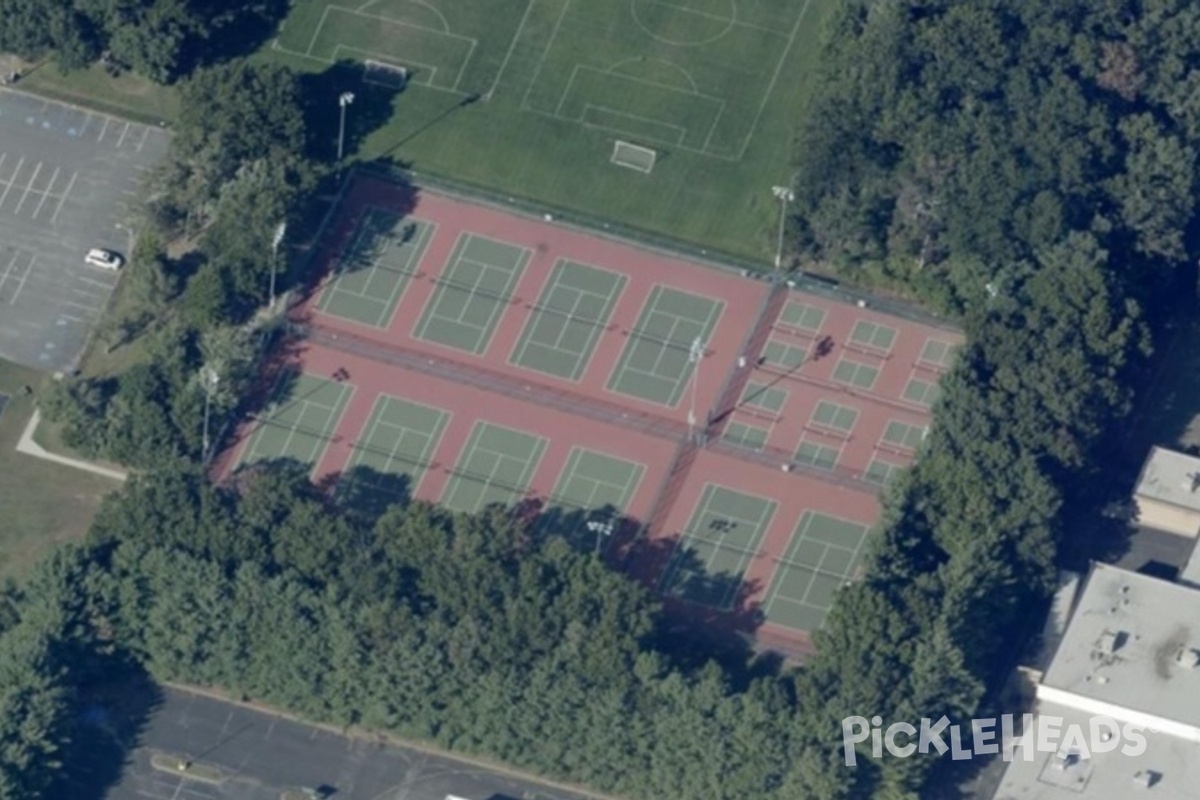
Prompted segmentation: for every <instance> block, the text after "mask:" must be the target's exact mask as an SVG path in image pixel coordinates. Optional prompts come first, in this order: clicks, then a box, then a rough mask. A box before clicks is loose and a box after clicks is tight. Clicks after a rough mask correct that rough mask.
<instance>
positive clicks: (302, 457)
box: [239, 373, 353, 466]
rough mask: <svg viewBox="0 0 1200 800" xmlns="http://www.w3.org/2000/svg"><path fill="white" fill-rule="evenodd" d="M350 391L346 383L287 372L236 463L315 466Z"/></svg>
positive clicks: (334, 427) (350, 388)
mask: <svg viewBox="0 0 1200 800" xmlns="http://www.w3.org/2000/svg"><path fill="white" fill-rule="evenodd" d="M352 391H353V389H352V387H350V386H349V385H348V384H345V383H338V382H336V381H332V380H329V379H328V378H319V377H317V376H315V375H306V374H303V373H301V374H299V375H297V374H296V373H288V374H287V375H285V376H284V377H283V378H282V379H281V380H280V382H279V384H278V385H277V386H276V387H275V393H274V396H273V397H272V399H271V403H270V405H268V406H267V408H266V410H265V411H264V412H263V413H262V414H261V415H260V416H259V418H258V421H257V424H256V425H255V427H254V433H252V434H251V436H250V441H249V442H247V444H246V448H245V449H244V450H243V451H242V457H241V459H240V460H239V464H252V463H254V462H255V461H265V460H268V459H274V458H294V459H295V460H297V461H300V462H303V463H305V464H312V465H314V466H315V465H316V463H317V462H318V461H319V460H320V458H321V455H322V453H324V452H325V448H326V447H327V446H328V445H329V440H330V439H331V438H332V437H333V432H334V431H335V430H337V425H338V420H340V419H341V417H342V411H343V410H344V409H345V407H346V402H347V401H348V400H349V399H350V393H351V392H352Z"/></svg>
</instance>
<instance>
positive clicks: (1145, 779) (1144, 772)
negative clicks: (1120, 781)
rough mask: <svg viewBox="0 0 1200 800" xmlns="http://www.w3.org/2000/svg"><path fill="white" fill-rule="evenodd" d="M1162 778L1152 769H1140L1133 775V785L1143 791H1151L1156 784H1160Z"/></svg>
mask: <svg viewBox="0 0 1200 800" xmlns="http://www.w3.org/2000/svg"><path fill="white" fill-rule="evenodd" d="M1161 777H1162V776H1161V775H1159V774H1158V773H1157V772H1155V771H1154V770H1151V769H1139V770H1138V771H1137V772H1135V773H1133V785H1134V786H1138V787H1140V788H1142V789H1149V788H1150V787H1151V786H1153V785H1154V784H1156V783H1158V781H1159V778H1161Z"/></svg>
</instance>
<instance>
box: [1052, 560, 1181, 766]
mask: <svg viewBox="0 0 1200 800" xmlns="http://www.w3.org/2000/svg"><path fill="white" fill-rule="evenodd" d="M1198 649H1200V591H1197V590H1196V589H1193V588H1191V587H1187V586H1182V585H1179V584H1176V583H1170V582H1168V581H1164V580H1159V579H1157V578H1152V577H1149V576H1146V575H1139V574H1138V573H1135V572H1128V571H1126V570H1123V569H1119V568H1117V567H1112V566H1109V565H1107V564H1096V565H1095V566H1094V567H1093V569H1092V572H1091V575H1090V576H1089V578H1088V582H1087V585H1086V586H1085V587H1084V591H1083V595H1082V596H1081V597H1080V599H1079V604H1078V606H1077V609H1076V611H1075V615H1074V617H1073V618H1072V619H1071V624H1070V625H1069V626H1068V628H1067V632H1066V634H1065V635H1064V636H1063V639H1062V643H1061V644H1060V645H1059V648H1058V652H1057V653H1056V654H1055V656H1054V660H1053V662H1052V663H1051V665H1050V668H1049V669H1048V670H1047V671H1046V674H1045V677H1044V678H1043V680H1042V688H1045V687H1050V688H1052V689H1057V690H1059V691H1061V692H1068V693H1070V694H1072V695H1074V696H1076V697H1079V698H1082V699H1084V700H1085V701H1092V702H1099V703H1106V704H1111V705H1113V706H1117V707H1119V708H1121V709H1130V710H1133V711H1136V712H1140V713H1142V714H1146V715H1152V716H1154V717H1157V718H1159V719H1161V720H1170V721H1173V722H1175V723H1178V724H1181V725H1187V726H1192V727H1196V728H1200V666H1189V665H1187V664H1185V663H1181V662H1180V661H1179V660H1178V657H1180V654H1181V653H1182V654H1183V656H1182V657H1183V658H1184V659H1186V658H1187V656H1189V655H1190V654H1191V653H1192V652H1193V651H1194V650H1198ZM1039 694H1041V689H1039ZM1197 756H1198V757H1200V752H1198V753H1197Z"/></svg>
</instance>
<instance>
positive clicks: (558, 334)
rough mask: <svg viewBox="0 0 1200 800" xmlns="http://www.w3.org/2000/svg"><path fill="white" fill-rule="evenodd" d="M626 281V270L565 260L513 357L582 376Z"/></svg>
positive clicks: (560, 374) (536, 367)
mask: <svg viewBox="0 0 1200 800" xmlns="http://www.w3.org/2000/svg"><path fill="white" fill-rule="evenodd" d="M624 286H625V276H624V275H620V274H618V273H615V272H608V271H606V270H602V269H597V268H595V267H589V266H587V265H585V264H578V263H576V262H574V261H565V260H560V261H559V262H558V264H556V265H555V267H554V271H553V272H552V273H551V275H550V279H549V280H548V281H547V282H546V286H545V288H544V289H543V290H542V294H541V296H540V297H539V298H538V302H537V307H536V308H535V310H534V312H533V313H532V314H531V315H530V317H529V321H528V322H526V323H525V330H524V331H522V333H521V340H520V341H519V342H517V348H516V350H515V351H514V352H513V357H512V363H514V364H516V365H518V366H522V367H526V368H528V369H534V370H537V371H539V372H545V373H546V374H548V375H556V376H558V377H560V378H567V379H568V380H573V381H574V380H579V376H580V375H582V374H583V371H584V370H585V369H586V368H587V365H588V361H589V360H590V359H591V357H592V351H593V350H594V349H595V347H596V342H597V341H599V339H600V334H601V333H603V332H604V329H605V327H606V326H607V325H608V317H609V315H610V314H611V313H612V308H613V305H614V304H615V303H616V301H617V298H618V297H619V296H620V295H621V290H622V289H623V288H624Z"/></svg>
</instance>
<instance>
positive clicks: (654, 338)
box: [608, 285, 725, 407]
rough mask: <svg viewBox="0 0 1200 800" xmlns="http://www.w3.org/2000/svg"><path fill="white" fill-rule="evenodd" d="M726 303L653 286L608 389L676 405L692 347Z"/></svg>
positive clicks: (709, 330)
mask: <svg viewBox="0 0 1200 800" xmlns="http://www.w3.org/2000/svg"><path fill="white" fill-rule="evenodd" d="M724 305H725V304H724V303H723V302H721V301H720V300H714V299H713V298H711V297H704V296H703V295H698V294H691V293H689V292H682V291H679V290H678V289H671V288H668V287H666V286H657V285H656V286H655V287H654V289H653V290H651V292H650V298H649V299H648V300H647V301H646V305H645V306H643V307H642V312H641V314H640V315H639V316H638V321H637V324H636V325H635V326H634V329H633V330H632V331H630V333H629V342H628V343H627V344H626V345H625V350H624V351H623V352H622V353H621V359H620V361H618V362H617V367H616V369H615V370H613V374H612V377H611V378H610V379H609V382H608V389H609V391H612V392H618V393H620V394H625V395H629V396H631V397H638V398H641V399H643V400H649V401H650V402H652V403H660V404H662V405H665V406H672V407H673V406H675V405H676V404H677V403H678V402H679V398H680V397H681V396H682V395H683V391H684V389H685V388H686V386H687V384H688V380H689V379H690V378H691V376H692V372H693V370H694V368H695V364H694V363H693V359H692V347H693V344H694V343H695V342H697V341H698V342H699V343H700V344H701V346H702V347H703V346H704V345H705V344H706V343H707V342H708V340H709V337H710V336H711V335H712V331H713V328H714V327H715V326H716V324H717V319H718V318H719V317H720V316H721V310H722V309H723V308H724Z"/></svg>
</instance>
